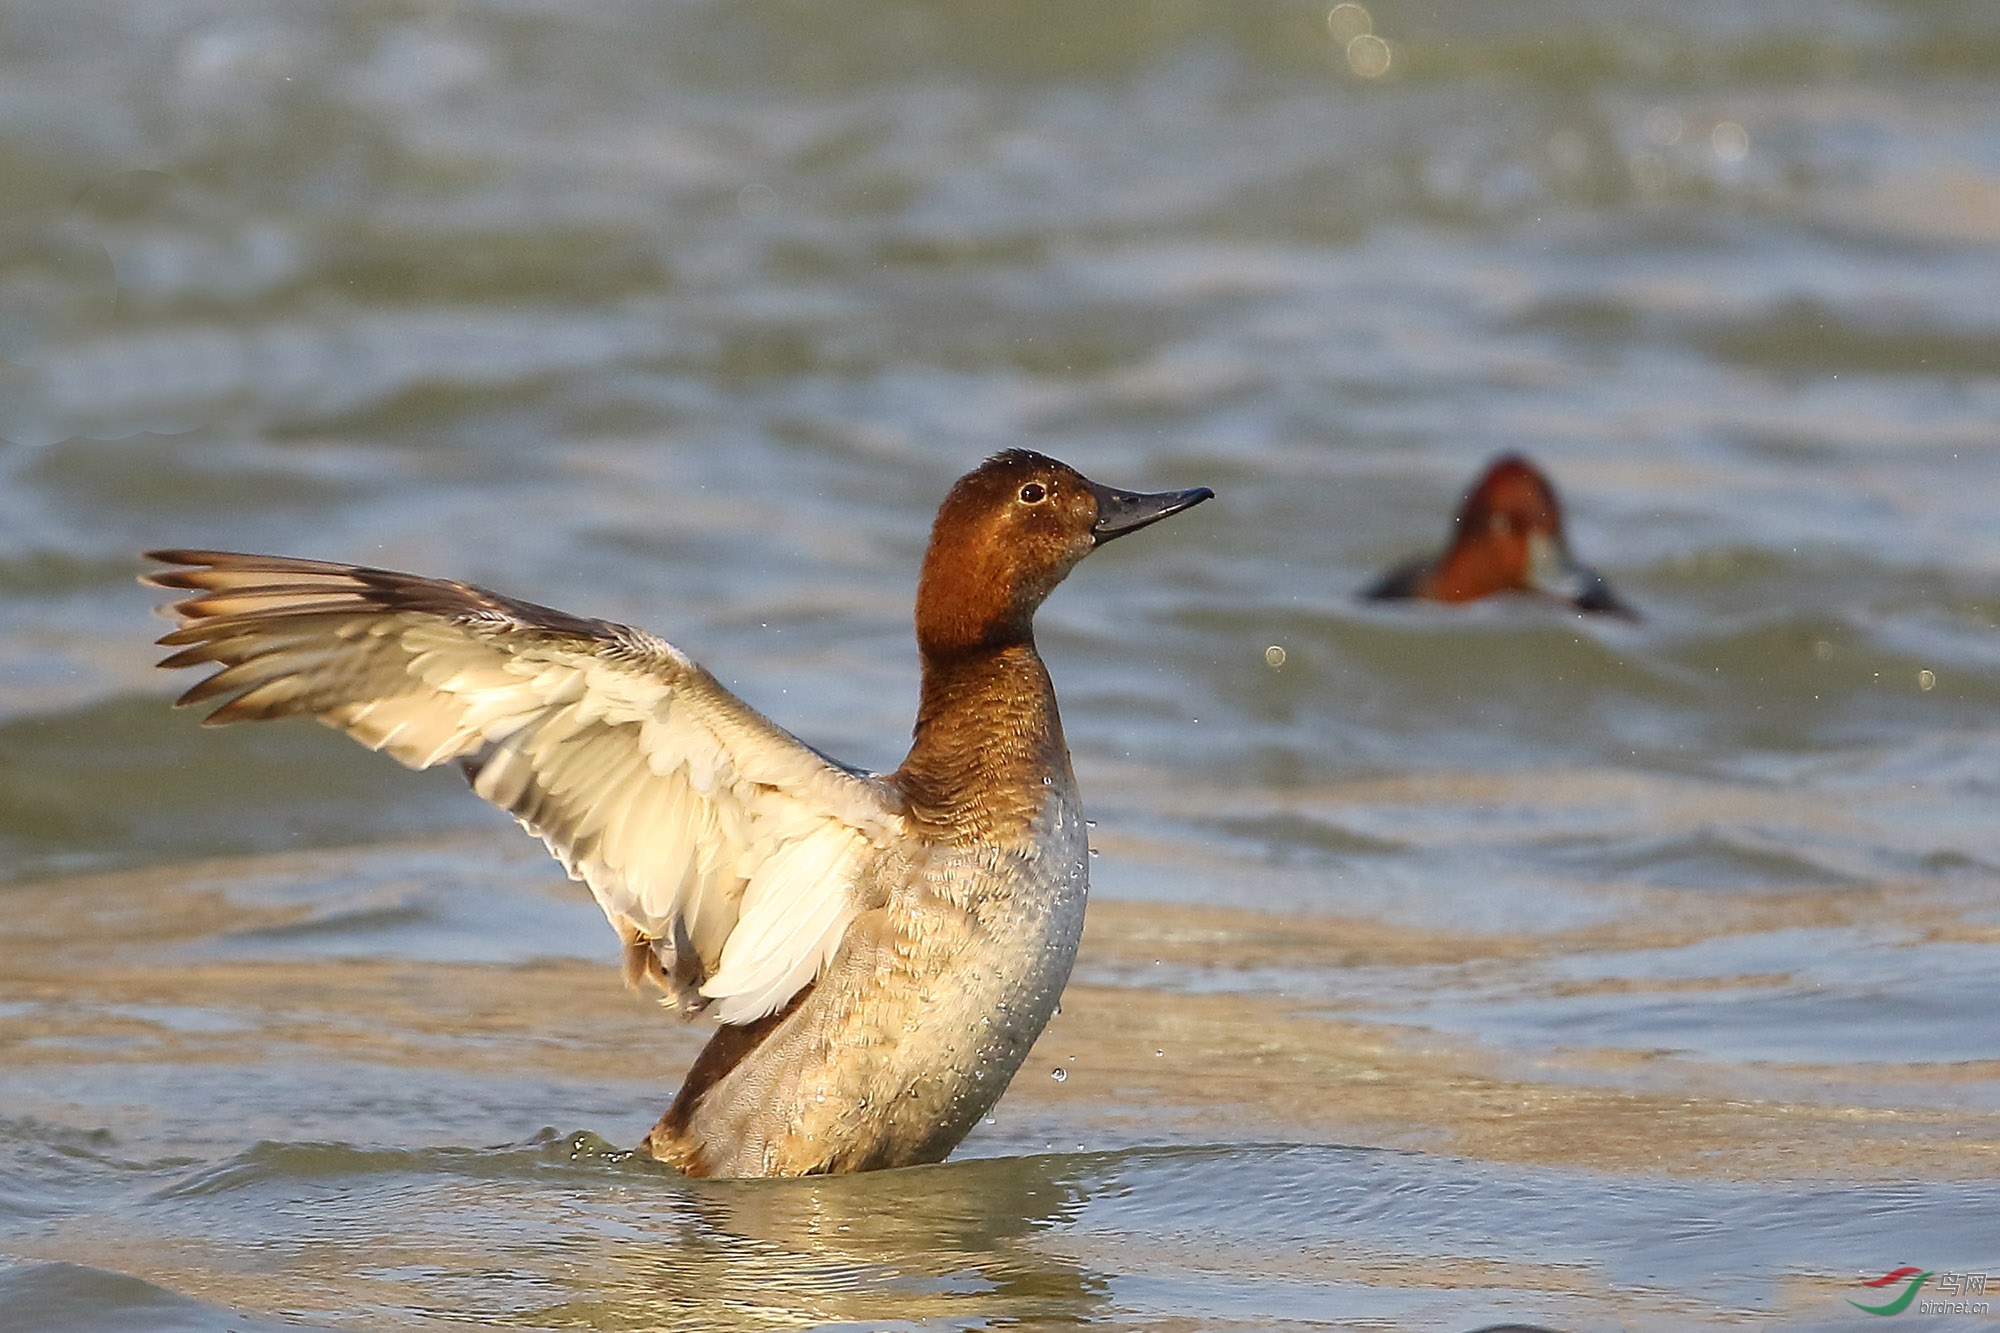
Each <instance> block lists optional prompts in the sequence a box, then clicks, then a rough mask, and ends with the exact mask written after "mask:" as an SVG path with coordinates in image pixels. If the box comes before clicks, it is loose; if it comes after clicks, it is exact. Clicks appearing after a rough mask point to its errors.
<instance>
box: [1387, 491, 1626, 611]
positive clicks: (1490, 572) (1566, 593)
mask: <svg viewBox="0 0 2000 1333" xmlns="http://www.w3.org/2000/svg"><path fill="white" fill-rule="evenodd" d="M1500 592H1525V593H1538V594H1541V595H1543V596H1548V597H1555V598H1558V599H1560V600H1562V601H1565V602H1568V603H1569V604H1570V605H1572V606H1574V607H1575V608H1577V609H1578V610H1579V611H1601V612H1608V613H1610V614H1613V615H1622V616H1626V617H1629V618H1636V615H1635V613H1634V612H1633V611H1632V609H1631V608H1630V607H1628V606H1626V605H1625V604H1624V603H1623V602H1621V601H1619V600H1618V597H1617V595H1616V594H1614V593H1613V592H1612V591H1611V585H1610V584H1609V583H1607V582H1605V580H1604V576H1603V575H1601V574H1599V573H1598V572H1597V571H1596V570H1594V569H1591V568H1590V567H1589V566H1587V565H1583V564H1579V563H1578V562H1577V561H1576V560H1575V559H1574V558H1573V557H1572V556H1571V555H1570V553H1569V540H1568V538H1566V537H1565V536H1564V535H1563V521H1562V502H1561V501H1560V500H1558V499H1557V498H1556V489H1555V487H1554V486H1552V485H1550V484H1549V479H1548V478H1547V477H1545V476H1543V475H1542V473H1541V470H1540V469H1538V468H1537V467H1536V466H1535V465H1534V464H1533V463H1530V462H1529V461H1528V460H1527V459H1525V458H1523V457H1521V456H1520V455H1519V454H1507V455H1504V456H1502V457H1500V458H1496V459H1495V460H1493V462H1492V464H1491V465H1489V466H1488V467H1487V469H1486V473H1485V475H1484V476H1482V477H1480V479H1479V480H1478V481H1477V482H1476V483H1475V484H1474V485H1473V487H1472V490H1471V491H1470V492H1468V493H1467V494H1466V497H1465V503H1464V504H1463V505H1461V506H1460V507H1459V511H1458V519H1457V522H1456V524H1455V526H1454V527H1453V530H1452V541H1451V545H1450V546H1449V547H1447V548H1446V550H1445V551H1444V553H1443V554H1442V555H1440V556H1437V557H1436V558H1434V559H1432V558H1424V559H1420V560H1414V561H1411V562H1409V563H1407V564H1404V565H1400V566H1398V567H1397V568H1395V569H1393V570H1391V571H1389V573H1388V574H1386V575H1384V576H1383V577H1382V578H1381V579H1380V580H1379V581H1378V582H1376V583H1375V585H1374V586H1372V587H1370V588H1369V589H1368V590H1367V592H1365V593H1364V594H1363V595H1364V596H1366V597H1369V598H1374V599H1395V598H1420V599H1423V600H1426V601H1433V602H1470V601H1475V600H1477V599H1478V598H1481V597H1490V596H1492V595H1493V594H1494V593H1500Z"/></svg>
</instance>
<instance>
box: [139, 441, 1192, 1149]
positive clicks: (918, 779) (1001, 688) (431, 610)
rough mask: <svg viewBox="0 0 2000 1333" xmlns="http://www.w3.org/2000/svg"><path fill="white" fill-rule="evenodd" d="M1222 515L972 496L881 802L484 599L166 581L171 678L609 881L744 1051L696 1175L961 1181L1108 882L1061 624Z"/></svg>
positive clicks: (641, 948)
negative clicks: (456, 795) (958, 1167)
mask: <svg viewBox="0 0 2000 1333" xmlns="http://www.w3.org/2000/svg"><path fill="white" fill-rule="evenodd" d="M1209 495H1210V492H1208V491H1207V490H1206V489H1203V488H1198V489H1195V490H1191V491H1180V492H1170V493H1165V494H1160V495H1136V494H1133V493H1130V492H1123V491H1113V490H1111V489H1109V488H1107V487H1102V486H1098V485H1096V484H1094V483H1092V482H1090V481H1088V480H1086V479H1085V478H1083V477H1082V476H1081V475H1079V474H1077V473H1076V472H1075V471H1073V470H1072V469H1070V468H1068V467H1066V466H1065V465H1063V464H1061V463H1058V462H1056V461H1055V460H1053V459H1049V458H1045V457H1042V456H1041V455H1038V454H1033V453H1029V452H1027V451H1023V450H1014V451H1009V452H1008V453H1005V454H1001V455H998V456H996V457H994V458H992V459H989V460H987V462H986V463H985V464H983V465H982V466H981V467H980V468H978V469H976V470H975V471H973V472H972V473H969V474H967V475H966V476H965V477H963V478H961V479H960V480H959V482H958V484H957V485H956V486H954V487H953V488H952V491H951V494H950V495H949V496H947V497H946V500H945V503H944V505H943V506H942V507H941V508H940V510H939V513H938V520H937V524H936V526H935V528H934V529H933V533H932V540H931V545H930V549H929V551H928V552H927V554H926V556H925V561H924V568H923V574H922V579H921V582H920V585H919V590H918V599H917V640H918V646H919V649H920V651H921V653H922V658H923V667H924V674H923V696H922V699H921V702H920V706H919V711H918V716H917V724H916V729H915V738H914V742H913V744H912V746H911V749H910V753H909V756H908V757H907V758H906V759H905V760H904V762H903V764H902V766H901V767H900V768H898V769H897V770H896V771H895V772H894V773H890V774H886V775H881V776H867V775H862V774H858V773H857V772H855V771H854V770H851V769H847V768H844V767H842V766H841V765H839V764H837V763H834V762H833V761H831V760H828V759H826V758H825V757H824V756H821V755H819V754H818V753H817V752H816V751H814V750H812V749H811V748H810V747H808V746H806V745H804V744H803V743H801V742H799V741H798V740H797V739H796V738H794V737H792V736H791V735H789V734H788V733H786V732H785V731H783V730H781V729H780V728H778V727H777V726H775V725H774V724H772V723H771V722H769V721H768V720H766V719H765V718H763V717H762V716H761V715H759V714H758V713H757V712H756V711H755V710H753V709H751V708H749V707H748V706H747V705H745V704H743V703H742V702H741V701H740V700H738V699H736V698H735V697H734V696H733V695H731V694H730V693H729V692H728V691H727V690H725V689H723V688H722V686H721V685H719V684H718V683H716V681H715V680H714V678H713V677H712V676H710V675H709V674H708V673H707V672H706V671H703V670H702V669H701V668H700V667H699V666H697V665H695V664H694V663H693V662H691V661H690V660H688V659H687V658H686V657H685V656H684V655H683V654H681V653H680V652H679V651H678V650H676V649H674V648H673V647H672V646H671V645H669V644H666V643H664V642H663V641H661V640H659V639H655V638H653V637H652V636H650V635H647V634H645V633H643V632H641V631H637V630H632V629H628V628H626V627H624V626H619V625H613V624H610V623H608V622H604V621H597V620H588V619H584V618H580V617H576V616H571V615H568V614H566V613H563V612H558V611H552V610H549V609H548V608H544V607H539V606H535V605H533V604H531V603H526V602H519V601H515V600H513V599H510V598H505V597H501V596H498V595H496V594H492V593H488V592H484V591H482V590H480V589H477V588H472V587H468V586H466V585H464V584H458V583H450V582H446V581H442V580H433V579H425V578H419V577H417V576H414V575H408V574H397V573H393V572H390V571H385V570H376V569H368V568H363V567H358V566H352V565H341V564H331V563H326V562H320V561H302V560H291V559H286V558H282V557H274V556H245V555H234V554H229V553H224V552H213V551H165V552H156V553H154V558H155V559H158V560H161V561H163V562H164V563H167V564H170V565H175V566H179V568H175V569H170V570H167V571H164V572H161V573H157V574H153V575H151V576H149V581H151V582H153V583H155V584H157V585H159V586H162V587H168V588H177V589H188V590H193V591H195V592H196V594H197V595H195V596H193V597H189V598H187V599H185V600H183V601H180V602H178V603H176V604H175V605H174V607H173V608H172V609H173V613H174V614H175V615H176V616H177V617H178V618H179V620H180V622H181V623H180V627H179V628H177V629H176V630H174V631H173V632H172V633H170V634H168V635H166V636H165V637H164V638H163V639H162V640H161V642H162V643H165V644H169V645H173V646H175V647H176V648H178V649H179V651H177V652H176V653H175V654H174V655H173V656H171V657H169V658H167V659H166V660H165V661H164V662H163V663H162V665H163V666H194V665H203V664H213V665H215V666H217V667H218V670H216V671H215V672H214V674H212V675H210V676H208V677H206V678H205V679H204V680H203V681H201V682H200V683H198V684H197V685H196V686H195V687H194V688H193V689H191V690H189V691H188V692H187V694H185V695H183V696H182V702H183V703H196V702H200V701H202V700H209V699H222V700H223V702H222V704H221V706H220V707H218V708H217V709H216V710H215V712H214V713H212V714H211V715H210V717H209V718H208V719H207V720H208V721H209V722H230V721H236V720H241V719H247V718H262V717H278V716H286V715H304V716H311V717H314V718H316V719H318V720H319V721H321V722H324V723H326V724H327V725H329V726H334V727H338V728H340V729H342V730H345V731H347V732H348V733H349V734H351V735H353V736H354V737H355V738H356V739H358V740H360V741H361V742H362V743H364V744H366V745H369V746H370V747H371V748H374V749H380V750H384V751H386V752H388V753H389V754H391V755H393V756H394V757H395V758H397V759H399V760H401V761H402V762H404V763H406V764H409V765H411V766H413V767H419V768H421V767H428V766H430V765H433V764H437V763H442V762H445V761H447V760H453V761H456V762H457V763H458V764H459V765H460V766H461V767H462V768H463V769H464V770H465V772H466V774H467V776H468V778H469V779H470V780H471V782H472V784H473V789H474V790H475V791H476V792H478V793H479V794H480V795H481V796H483V797H485V798H486V799H488V800H490V801H492V802H494V803H495V804H496V805H499V806H501V807H502V808H503V809H506V810H508V811H510V812H511V813H513V814H514V815H515V817H516V818H517V819H519V820H520V822H521V823H522V825H523V826H524V827H526V828H527V829H528V830H529V831H530V832H533V833H535V834H537V835H538V836H540V837H541V838H542V839H543V840H544V841H545V842H546V843H547V844H548V846H549V848H550V850H551V851H552V852H553V853H554V854H555V855H556V857H557V858H558V859H559V860H560V861H561V862H562V863H563V865H564V867H565V868H566V869H568V870H569V872H570V873H571V875H572V876H574V877H575V878H577V879H580V880H582V881H584V882H585V883H586V884H587V885H588V886H589V887H590V889H591V892H592V894H593V895H594V896H595V897H596V899H597V901H598V903H599V905H600V906H601V907H602V908H603V909H604V911H605V914H606V916H607V917H608V918H609V919H610V921H611V923H612V925H613V926H614V927H615V928H616V929H617V930H618V932H619V935H620V937H621V938H622V939H623V940H624V942H625V946H626V970H627V977H628V979H631V980H634V981H637V980H639V979H642V978H644V979H650V980H651V981H652V982H654V983H656V984H657V985H659V986H660V987H661V988H662V989H663V990H665V991H666V992H667V994H668V997H669V1003H675V1004H679V1005H680V1006H682V1007H683V1008H684V1009H686V1010H687V1011H688V1012H690V1013H693V1012H696V1011H700V1010H703V1009H713V1011H714V1012H715V1013H716V1016H717V1017H719V1018H720V1019H721V1020H722V1025H721V1026H720V1027H719V1029H718V1030H717V1032H716V1035H715V1037H714V1038H713V1039H712V1040H711V1041H710V1042H709V1044H708V1046H707V1047H706V1048H705V1049H704V1050H703V1051H702V1053H701V1055H700V1057H699V1058H698V1059H697V1060H696V1061H695V1064H694V1066H693V1068H692V1069H690V1070H689V1072H688V1076H687V1078H686V1080H685V1081H684V1082H683V1085H682V1087H681V1090H680V1093H679V1095H678V1096H677V1097H676V1098H675V1100H674V1102H673V1104H672V1106H671V1107H670V1108H669V1110H668V1111H667V1113H666V1115H665V1116H664V1117H663V1118H662V1119H661V1121H660V1122H659V1124H658V1125H657V1126H655V1127H654V1129H653V1131H652V1133H651V1134H650V1135H649V1136H648V1137H647V1140H646V1147H647V1149H648V1151H650V1152H651V1153H652V1154H653V1155H654V1156H655V1157H658V1158H660V1159H661V1160H663V1161H667V1162H671V1163H673V1164H675V1165H677V1166H679V1167H681V1168H682V1169H684V1170H686V1171H688V1172H690V1173H692V1174H698V1175H727V1176H775V1175H802V1174H809V1173H815V1172H827V1171H858V1170H868V1169H872V1168H876V1167H886V1166H899V1165H906V1164H911V1163H918V1162H931V1161H937V1160H940V1159H942V1158H943V1157H944V1156H945V1155H946V1154H947V1153H949V1152H950V1151H951V1149H952V1148H953V1147H955V1146H956V1145H957V1144H958V1143H959V1141H960V1140H961V1139H963V1138H964V1137H965V1135H966V1134H967V1133H968V1132H969V1131H970V1130H971V1128H972V1126H973V1125H974V1124H976V1123H977V1122H978V1120H979V1119H980V1117H981V1116H983V1115H984V1114H985V1113H986V1111H987V1110H988V1109H989V1108H991V1106H992V1105H993V1103H994V1102H995V1101H996V1100H998V1098H999V1096H1000V1094H1001V1093H1002V1092H1003V1091H1004V1090H1005V1088H1006V1086H1007V1083H1008V1081H1009V1080H1010V1079H1011V1078H1012V1077H1013V1075H1014V1073H1015V1071H1016V1070H1017V1069H1018V1068H1019V1067H1020V1064H1021V1061H1022V1060H1023V1059H1024V1058H1025V1057H1026V1055H1027V1052H1028V1049H1029V1047H1030V1046H1032V1045H1033V1043H1034V1041H1035V1038H1036V1037H1037V1035H1039V1033H1040V1032H1041V1030H1042V1028H1043V1026H1044V1025H1045V1024H1046V1023H1047V1021H1048V1019H1049V1016H1050V1014H1051V1013H1052V1012H1053V1011H1054V1009H1055V1005H1056V1001H1057V999H1058V998H1059V997H1060V995H1061V993H1062V988H1063V985H1064V983H1065V982H1066V980H1067V979H1068V976H1069V972H1070V967H1071V964H1072V963H1073V961H1074V959H1075V956H1076V947H1077V941H1078V938H1079V937H1080V935H1081V933H1082V927H1083V912H1084V901H1085V897H1086V895H1087V892H1088V879H1089V857H1088V849H1087V846H1086V841H1085V832H1084V828H1085V825H1084V820H1083V814H1082V806H1081V801H1080V798H1079V796H1078V793H1077V788H1076V780H1075V777H1074V775H1073V773H1072V772H1071V769H1070V762H1069V754H1068V750H1067V748H1066V746H1065V744H1064V742H1063V735H1062V723H1061V719H1060V717H1059V715H1058V712H1057V709H1056V700H1055V692H1054V689H1053V688H1052V686H1051V685H1050V682H1049V677H1048V673H1047V671H1046V670H1045V669H1044V668H1043V665H1042V662H1041V659H1040V657H1039V656H1038V655H1037V653H1036V652H1035V646H1034V638H1033V630H1032V619H1033V614H1034V611H1035V608H1036V607H1037V606H1039V605H1040V603H1041V601H1042V599H1043V598H1044V597H1046V596H1047V595H1048V593H1049V592H1050V591H1051V590H1052V589H1053V588H1054V587H1055V586H1056V584H1057V583H1059V582H1060V581H1061V579H1062V578H1063V576H1064V575H1065V574H1067V572H1068V571H1069V569H1070V568H1071V567H1072V566H1074V565H1075V563H1076V562H1077V561H1078V560H1080V559H1081V558H1082V557H1083V556H1084V555H1086V554H1088V553H1089V551H1091V550H1092V549H1094V548H1095V547H1096V546H1097V545H1100V544H1102V543H1103V542H1105V541H1108V540H1110V539H1112V538H1114V537H1117V536H1120V535H1122V534H1124V533H1126V532H1131V531H1135V530H1137V529H1138V528H1140V527H1144V526H1146V525H1148V524H1150V523H1152V522H1155V521H1157V520H1158V519H1160V518H1164V517H1166V516H1167V515H1169V514H1173V513H1177V512H1179V511H1180V510H1182V509H1185V508H1188V507H1190V506H1192V505H1194V504H1198V503H1200V502H1201V501H1202V500H1205V499H1207V498H1209Z"/></svg>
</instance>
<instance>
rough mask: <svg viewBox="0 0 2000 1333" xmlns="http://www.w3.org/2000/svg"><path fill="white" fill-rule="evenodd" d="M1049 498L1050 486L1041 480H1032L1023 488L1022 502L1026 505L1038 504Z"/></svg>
mask: <svg viewBox="0 0 2000 1333" xmlns="http://www.w3.org/2000/svg"><path fill="white" fill-rule="evenodd" d="M1048 498H1049V489H1048V487H1046V486H1044V485H1042V483H1040V482H1039V481H1031V482H1029V483H1028V484H1027V485H1026V486H1023V487H1022V488H1021V503H1022V504H1024V505H1038V504H1040V503H1041V502H1042V501H1044V500H1046V499H1048Z"/></svg>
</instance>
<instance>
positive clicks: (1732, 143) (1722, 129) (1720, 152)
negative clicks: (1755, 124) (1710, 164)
mask: <svg viewBox="0 0 2000 1333" xmlns="http://www.w3.org/2000/svg"><path fill="white" fill-rule="evenodd" d="M1708 145H1709V147H1710V148H1713V149H1714V150H1715V160H1716V161H1718V162H1741V161H1742V160H1743V159H1744V158H1746V157H1748V156H1749V155H1750V135H1749V132H1748V131H1746V130H1745V129H1744V128H1743V127H1742V126H1741V125H1738V124H1737V123H1736V122H1735V121H1733V120H1725V121H1723V122H1722V123H1721V124H1719V125H1717V126H1716V127H1715V128H1714V129H1713V130H1711V131H1710V132H1709V136H1708Z"/></svg>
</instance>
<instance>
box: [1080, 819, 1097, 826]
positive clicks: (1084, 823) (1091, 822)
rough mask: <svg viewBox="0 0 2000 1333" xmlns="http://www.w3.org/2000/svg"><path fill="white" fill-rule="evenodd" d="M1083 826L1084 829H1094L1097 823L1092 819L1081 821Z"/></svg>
mask: <svg viewBox="0 0 2000 1333" xmlns="http://www.w3.org/2000/svg"><path fill="white" fill-rule="evenodd" d="M1083 826H1084V827H1085V828H1096V827H1097V821H1096V820H1094V819H1086V820H1084V821H1083Z"/></svg>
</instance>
